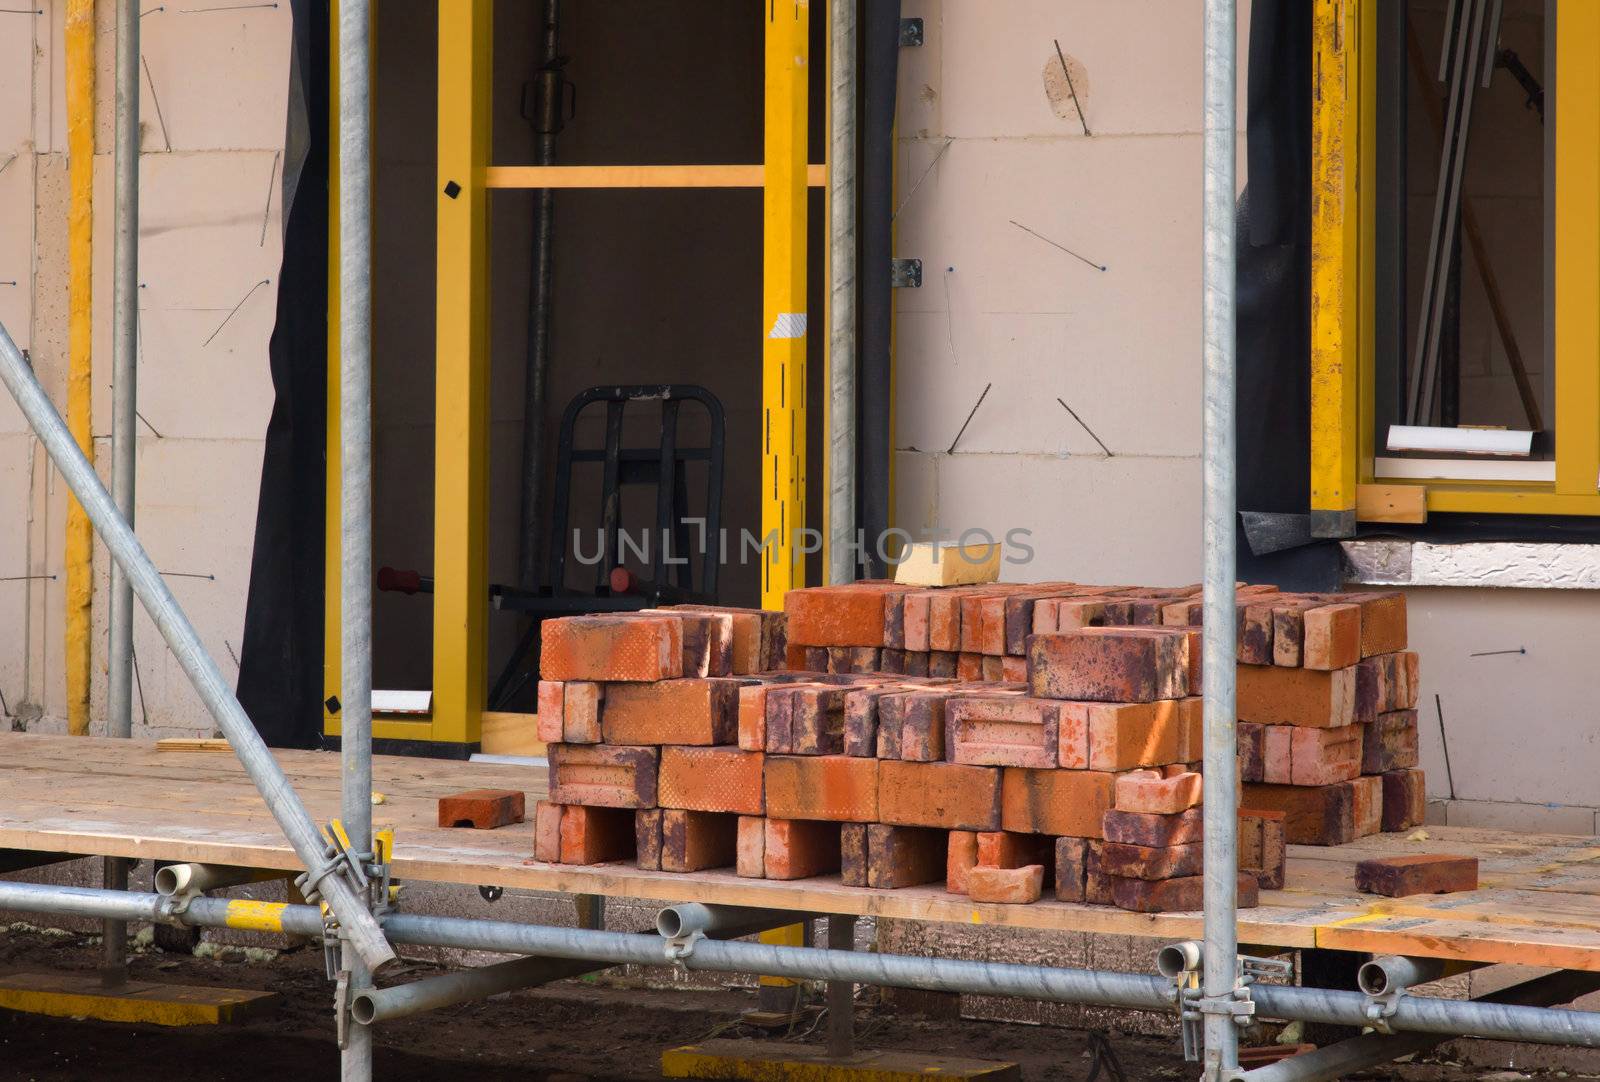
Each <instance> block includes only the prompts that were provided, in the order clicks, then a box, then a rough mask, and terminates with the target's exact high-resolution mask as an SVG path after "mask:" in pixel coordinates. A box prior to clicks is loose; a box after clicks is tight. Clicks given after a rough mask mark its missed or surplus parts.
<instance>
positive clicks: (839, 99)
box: [828, 0, 858, 585]
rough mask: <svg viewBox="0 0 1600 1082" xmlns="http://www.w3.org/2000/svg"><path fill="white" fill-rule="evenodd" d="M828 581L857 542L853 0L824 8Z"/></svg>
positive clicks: (851, 569) (846, 567) (841, 573)
mask: <svg viewBox="0 0 1600 1082" xmlns="http://www.w3.org/2000/svg"><path fill="white" fill-rule="evenodd" d="M828 71H829V86H830V91H829V96H828V124H829V151H828V230H829V247H828V276H829V279H830V281H829V296H828V383H829V385H830V388H831V390H832V394H831V395H830V397H829V400H828V582H829V583H830V584H833V585H839V584H840V583H846V582H854V581H855V580H856V567H857V565H858V555H857V550H856V0H832V3H831V4H830V5H829V9H828Z"/></svg>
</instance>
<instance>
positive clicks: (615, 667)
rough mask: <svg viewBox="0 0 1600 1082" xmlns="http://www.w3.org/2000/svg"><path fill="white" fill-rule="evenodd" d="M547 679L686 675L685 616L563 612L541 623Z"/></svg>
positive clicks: (543, 668)
mask: <svg viewBox="0 0 1600 1082" xmlns="http://www.w3.org/2000/svg"><path fill="white" fill-rule="evenodd" d="M539 634H540V640H541V641H540V647H539V676H540V678H541V679H544V680H604V681H614V680H616V681H620V680H641V681H653V680H669V679H671V678H673V677H677V676H682V675H683V621H682V620H679V619H675V618H672V617H665V616H564V617H561V618H560V619H558V620H546V621H545V622H544V623H543V624H542V625H540V629H539Z"/></svg>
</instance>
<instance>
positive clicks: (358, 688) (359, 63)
mask: <svg viewBox="0 0 1600 1082" xmlns="http://www.w3.org/2000/svg"><path fill="white" fill-rule="evenodd" d="M338 10H339V528H340V536H341V540H340V545H339V552H340V560H341V562H342V569H341V573H340V580H339V582H340V589H339V607H340V613H339V626H340V642H339V651H340V652H339V657H340V680H339V757H340V771H339V775H340V786H339V794H340V796H339V811H340V817H341V819H342V820H343V823H344V829H345V834H346V835H347V836H348V837H349V840H350V845H351V848H352V849H354V851H355V852H356V853H368V852H371V850H372V114H371V106H370V102H369V100H368V99H369V95H370V87H371V72H370V66H371V62H372V56H371V30H372V5H371V0H339V8H338ZM341 961H342V963H343V965H344V968H345V970H346V974H345V977H344V979H345V997H346V998H345V999H344V1000H343V1001H342V1003H348V1002H350V1001H351V1000H352V999H353V998H354V997H355V996H357V995H360V994H361V992H362V991H363V990H365V989H367V988H370V987H372V974H371V972H370V971H369V970H368V968H367V966H366V963H365V961H364V960H363V959H362V958H361V956H360V954H359V953H357V952H354V951H349V950H345V951H342V952H341ZM336 1009H343V1007H342V1004H341V1005H340V1006H336ZM344 1033H345V1040H344V1044H343V1047H342V1048H341V1050H340V1056H339V1066H340V1077H341V1078H342V1079H343V1080H344V1082H370V1080H371V1078H372V1030H371V1029H370V1028H369V1027H367V1026H366V1025H364V1024H362V1023H361V1021H360V1020H359V1019H350V1020H349V1024H348V1025H347V1026H345V1027H344Z"/></svg>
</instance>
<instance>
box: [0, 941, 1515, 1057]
mask: <svg viewBox="0 0 1600 1082" xmlns="http://www.w3.org/2000/svg"><path fill="white" fill-rule="evenodd" d="M98 956H99V948H98V946H97V945H96V942H95V940H94V938H93V937H87V936H84V937H79V936H70V935H62V934H60V933H48V934H42V933H36V932H31V931H15V930H14V931H12V932H10V933H9V934H5V935H0V971H3V970H24V969H25V970H47V971H49V970H55V971H78V972H93V971H94V970H95V968H96V966H97V964H98V960H99V958H98ZM322 967H323V963H322V956H321V954H320V952H318V951H315V950H311V949H304V950H298V951H291V952H287V953H282V954H277V955H275V956H268V955H264V954H261V953H257V954H256V955H255V956H254V958H248V957H246V956H245V954H244V952H242V951H238V950H233V949H227V950H224V951H223V952H222V953H221V954H220V956H216V957H203V958H202V957H195V956H194V955H191V954H182V953H172V954H168V953H164V952H162V951H159V950H148V951H144V952H140V953H136V954H135V955H134V956H133V957H132V959H131V962H130V968H131V973H132V975H133V976H134V977H135V978H137V979H141V980H165V981H172V982H174V983H177V982H182V983H186V984H205V985H225V986H228V987H233V988H254V989H270V990H272V991H276V992H278V993H280V995H281V997H282V998H281V1001H280V1003H279V1005H278V1006H277V1008H276V1009H275V1010H274V1011H272V1012H270V1013H268V1014H266V1015H265V1016H263V1017H261V1018H259V1019H257V1020H254V1021H249V1022H244V1023H240V1024H237V1025H232V1026H226V1027H220V1028H208V1027H197V1028H193V1029H165V1028H161V1027H156V1026H143V1025H121V1024H113V1023H99V1022H89V1021H81V1020H74V1019H67V1018H44V1017H37V1016H32V1015H23V1014H16V1013H12V1012H7V1011H0V1080H6V1082H9V1080H11V1079H29V1080H36V1082H69V1080H70V1082H78V1080H101V1079H117V1080H119V1082H157V1080H160V1082H170V1079H171V1078H172V1077H173V1076H174V1071H175V1070H176V1071H181V1072H182V1073H184V1074H190V1073H195V1074H196V1076H197V1077H205V1078H207V1079H211V1080H216V1082H243V1080H253V1079H274V1080H281V1079H308V1080H316V1079H331V1078H337V1077H338V1051H337V1049H336V1047H335V1041H334V1027H333V1019H332V1011H331V997H332V986H331V985H330V984H329V983H328V982H327V980H326V979H325V978H324V975H323V968H322ZM436 971H437V970H435V969H434V967H431V966H425V965H412V966H409V967H408V968H407V969H406V970H405V971H404V972H402V973H401V974H399V975H398V978H399V979H401V980H415V979H417V978H419V977H422V976H427V975H428V974H430V973H432V972H436ZM754 1000H755V996H754V992H753V991H752V990H751V989H749V988H738V987H732V986H728V987H724V988H721V989H714V990H700V989H694V990H691V989H674V988H660V987H655V988H651V987H643V986H639V985H638V984H637V983H635V984H633V985H621V984H619V983H617V982H615V981H608V980H606V978H604V976H601V977H594V978H586V979H584V980H579V981H567V982H563V983H560V984H556V985H551V986H549V987H546V988H542V989H535V990H529V991H524V992H517V993H512V994H509V995H505V996H500V997H497V998H495V999H493V1000H489V1001H486V1002H476V1003H470V1004H464V1005H461V1006H457V1007H452V1008H447V1009H444V1010H439V1011H434V1012H432V1013H429V1014H426V1015H418V1016H415V1017H413V1018H409V1019H403V1020H397V1021H393V1022H390V1023H387V1024H384V1025H381V1026H380V1027H378V1029H377V1050H376V1053H375V1057H374V1077H375V1078H379V1079H389V1080H398V1079H429V1080H440V1082H454V1080H462V1082H467V1080H470V1082H496V1080H500V1079H517V1080H519V1082H527V1080H544V1079H549V1080H552V1082H584V1080H586V1079H594V1080H597V1082H598V1080H610V1079H618V1080H623V1079H627V1080H635V1079H641V1080H642V1079H654V1078H658V1077H660V1074H659V1057H660V1053H661V1051H662V1050H663V1049H666V1048H671V1047H674V1046H677V1045H681V1044H689V1043H693V1042H695V1041H698V1040H702V1039H705V1038H709V1037H757V1038H762V1039H769V1040H770V1039H773V1038H774V1037H776V1038H778V1039H784V1040H791V1041H796V1042H799V1043H804V1044H820V1043H821V1042H822V1039H823V1032H824V1030H825V1029H826V1022H825V1020H821V1019H820V1016H818V1015H817V1014H815V1013H813V1014H811V1015H809V1016H808V1020H807V1021H805V1022H803V1023H801V1024H800V1025H799V1026H797V1027H795V1030H794V1031H792V1032H782V1031H780V1032H778V1033H777V1034H772V1033H767V1032H764V1031H759V1030H755V1029H752V1028H750V1027H748V1026H746V1025H744V1024H743V1023H741V1022H740V1021H739V1015H740V1012H741V1011H743V1010H745V1009H748V1008H750V1007H753V1006H754ZM856 1026H857V1034H858V1038H857V1044H858V1047H860V1048H875V1049H906V1050H912V1051H916V1052H921V1053H930V1054H938V1053H948V1054H950V1055H954V1056H962V1057H969V1058H980V1059H996V1060H1013V1061H1016V1062H1018V1063H1020V1064H1021V1066H1022V1071H1023V1076H1024V1077H1025V1078H1026V1079H1028V1080H1029V1082H1082V1080H1085V1079H1087V1078H1088V1077H1089V1076H1090V1072H1091V1070H1092V1069H1093V1065H1094V1064H1093V1060H1092V1058H1091V1052H1090V1042H1091V1037H1092V1035H1091V1034H1087V1033H1083V1032H1077V1031H1072V1030H1063V1029H1056V1028H1049V1027H1041V1026H1027V1025H1011V1024H1004V1023H995V1022H979V1021H971V1020H962V1019H937V1020H935V1019H930V1018H927V1017H923V1016H920V1015H915V1014H910V1013H896V1012H895V1011H893V1010H892V1009H890V1008H889V1007H888V1006H886V1005H884V1004H882V1003H880V1002H878V1001H877V1000H876V997H875V996H873V994H872V993H871V991H870V990H864V991H863V998H862V999H861V1000H860V1001H859V1003H858V1007H857V1022H856ZM1110 1047H1111V1048H1112V1049H1113V1051H1114V1052H1115V1055H1116V1057H1117V1059H1118V1060H1119V1061H1120V1064H1121V1067H1122V1069H1123V1072H1124V1073H1125V1075H1126V1078H1127V1079H1128V1082H1145V1080H1164V1079H1192V1078H1195V1077H1196V1076H1197V1070H1196V1068H1195V1066H1194V1065H1192V1064H1185V1063H1184V1061H1183V1058H1182V1055H1181V1053H1180V1052H1179V1050H1178V1049H1177V1048H1176V1047H1175V1046H1174V1043H1173V1042H1170V1041H1166V1040H1159V1039H1154V1038H1148V1037H1135V1036H1128V1035H1116V1034H1113V1035H1111V1037H1110ZM1362 1077H1365V1078H1373V1079H1386V1078H1392V1079H1404V1080H1405V1082H1458V1080H1468V1079H1486V1078H1490V1077H1494V1076H1493V1075H1491V1074H1485V1073H1480V1072H1477V1071H1470V1070H1463V1069H1461V1068H1458V1067H1455V1066H1452V1065H1448V1064H1444V1065H1414V1066H1406V1067H1402V1068H1396V1069H1385V1070H1384V1071H1382V1072H1374V1073H1369V1074H1367V1075H1364V1076H1362ZM1499 1077H1502V1078H1503V1077H1506V1076H1505V1075H1503V1074H1502V1075H1500V1076H1499ZM1514 1077H1519V1078H1520V1077H1525V1076H1523V1075H1520V1074H1518V1075H1515V1076H1514ZM1100 1078H1102V1079H1108V1080H1114V1079H1115V1075H1113V1074H1108V1073H1106V1072H1102V1073H1101V1075H1100Z"/></svg>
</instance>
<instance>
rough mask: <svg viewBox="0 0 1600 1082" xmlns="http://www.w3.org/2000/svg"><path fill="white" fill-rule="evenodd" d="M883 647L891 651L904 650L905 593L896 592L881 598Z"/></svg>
mask: <svg viewBox="0 0 1600 1082" xmlns="http://www.w3.org/2000/svg"><path fill="white" fill-rule="evenodd" d="M883 645H884V646H885V647H887V648H889V649H891V650H904V649H905V648H906V593H905V592H902V591H899V590H896V591H894V592H893V593H889V594H885V595H884V598H883Z"/></svg>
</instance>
